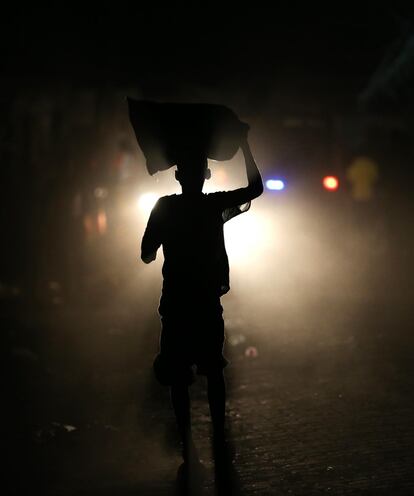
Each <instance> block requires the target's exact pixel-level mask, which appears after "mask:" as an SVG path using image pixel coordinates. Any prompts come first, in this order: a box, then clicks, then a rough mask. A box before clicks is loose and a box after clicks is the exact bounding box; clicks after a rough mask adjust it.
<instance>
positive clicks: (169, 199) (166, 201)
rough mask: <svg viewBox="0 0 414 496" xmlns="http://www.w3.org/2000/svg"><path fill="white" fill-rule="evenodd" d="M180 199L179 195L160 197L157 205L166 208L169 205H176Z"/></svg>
mask: <svg viewBox="0 0 414 496" xmlns="http://www.w3.org/2000/svg"><path fill="white" fill-rule="evenodd" d="M178 198H179V195H165V196H160V197H159V198H158V201H157V203H156V205H157V206H158V207H161V208H162V207H164V206H168V205H171V204H172V203H175V202H177V199H178Z"/></svg>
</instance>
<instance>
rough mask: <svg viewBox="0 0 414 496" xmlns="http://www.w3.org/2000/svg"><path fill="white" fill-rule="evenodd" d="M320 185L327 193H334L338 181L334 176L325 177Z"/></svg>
mask: <svg viewBox="0 0 414 496" xmlns="http://www.w3.org/2000/svg"><path fill="white" fill-rule="evenodd" d="M322 184H323V187H324V188H325V189H327V190H328V191H336V190H337V189H338V187H339V180H338V178H337V177H335V176H325V177H324V178H323V180H322Z"/></svg>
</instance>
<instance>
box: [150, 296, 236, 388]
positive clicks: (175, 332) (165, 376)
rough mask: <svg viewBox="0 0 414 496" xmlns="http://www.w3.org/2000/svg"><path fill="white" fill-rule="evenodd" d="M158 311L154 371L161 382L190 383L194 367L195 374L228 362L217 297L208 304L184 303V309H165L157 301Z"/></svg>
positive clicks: (221, 310) (206, 372) (221, 313)
mask: <svg viewBox="0 0 414 496" xmlns="http://www.w3.org/2000/svg"><path fill="white" fill-rule="evenodd" d="M160 314H161V323H162V330H161V336H160V352H159V354H158V355H157V357H156V358H155V361H154V372H155V377H156V378H157V380H158V381H159V382H160V383H161V384H163V385H165V386H170V385H172V384H191V383H192V382H193V381H194V368H196V371H197V374H199V375H209V374H210V373H214V372H216V371H221V370H222V369H223V368H224V367H225V366H226V365H227V364H228V361H227V360H226V359H225V358H224V356H223V345H224V321H223V308H222V306H221V305H220V300H219V299H218V300H217V301H215V302H213V304H209V305H206V304H203V305H202V306H188V307H187V309H186V310H185V311H184V310H182V309H181V311H179V310H178V309H177V308H175V309H174V308H170V309H169V310H167V309H166V305H164V306H163V308H162V305H161V306H160Z"/></svg>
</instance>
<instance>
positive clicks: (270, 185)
mask: <svg viewBox="0 0 414 496" xmlns="http://www.w3.org/2000/svg"><path fill="white" fill-rule="evenodd" d="M266 188H267V189H270V190H272V191H282V189H285V183H284V182H283V181H282V180H281V179H268V180H267V181H266Z"/></svg>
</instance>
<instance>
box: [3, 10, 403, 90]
mask: <svg viewBox="0 0 414 496" xmlns="http://www.w3.org/2000/svg"><path fill="white" fill-rule="evenodd" d="M131 5H134V7H133V8H132V7H131ZM347 5H348V4H347ZM301 9H302V10H300V11H299V9H298V8H296V9H295V8H290V9H288V8H286V7H284V8H282V9H281V8H279V7H275V8H272V9H271V8H256V9H251V8H250V9H249V8H248V7H245V6H240V7H239V9H238V10H236V9H233V10H227V11H225V10H224V8H223V7H215V6H213V5H210V4H205V5H204V6H203V7H201V8H200V7H199V6H197V7H195V6H193V7H191V8H190V10H186V11H184V10H183V9H181V10H177V9H174V8H172V7H168V8H158V9H155V8H152V9H148V8H147V9H143V8H141V7H138V2H136V3H134V4H130V5H129V6H128V5H121V4H119V3H114V2H111V3H110V4H105V3H102V4H101V5H100V6H99V7H96V8H92V7H85V8H83V9H82V10H81V9H80V8H79V7H76V8H75V7H74V6H73V5H72V4H69V3H67V4H59V3H55V4H54V6H53V7H49V8H45V7H41V8H40V7H33V6H32V7H24V6H23V5H21V6H20V7H15V8H14V9H13V11H12V12H9V13H6V12H4V13H3V16H2V17H3V20H2V30H1V51H2V54H1V58H2V65H3V74H4V77H3V84H5V85H7V84H9V85H10V86H13V87H15V86H16V85H17V86H23V87H27V86H32V85H33V86H37V85H41V86H44V85H49V84H55V83H61V82H64V83H68V84H74V85H78V84H79V85H108V84H126V85H128V84H131V83H132V84H137V85H138V86H140V87H141V88H143V89H144V90H145V89H151V88H156V87H160V88H169V90H170V91H171V92H174V90H175V89H176V88H177V87H180V86H182V85H190V86H191V85H194V86H197V85H203V86H208V87H213V88H216V89H219V88H220V87H222V86H232V85H233V86H235V87H238V88H253V89H255V88H261V90H264V91H266V89H268V88H269V87H270V86H275V85H276V86H278V87H282V88H283V87H285V86H289V85H291V84H298V90H299V91H300V90H301V89H303V90H305V89H306V87H312V85H314V86H316V87H319V88H320V89H321V91H325V90H327V89H331V90H335V88H338V90H339V91H340V89H341V88H343V86H344V85H345V86H346V85H348V84H349V85H351V86H350V87H352V88H360V87H361V86H362V85H363V84H364V83H365V82H366V81H367V79H368V78H369V76H370V74H372V72H373V70H374V69H375V67H376V66H377V65H378V63H379V62H380V60H381V58H382V57H383V54H384V51H385V49H386V48H387V46H389V44H390V43H391V42H392V41H393V40H394V39H395V38H396V37H397V36H398V34H399V32H400V21H399V20H398V19H401V18H405V19H407V18H410V17H411V15H410V12H407V11H404V10H401V9H398V10H393V9H392V8H385V7H381V8H379V7H377V8H376V9H375V10H368V9H365V10H357V9H356V8H355V7H353V6H351V5H350V4H349V6H347V7H342V8H341V7H338V5H337V4H335V5H332V6H330V7H327V9H328V10H325V11H320V12H319V11H316V10H314V7H312V8H309V7H308V8H307V9H306V10H303V7H301Z"/></svg>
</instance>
